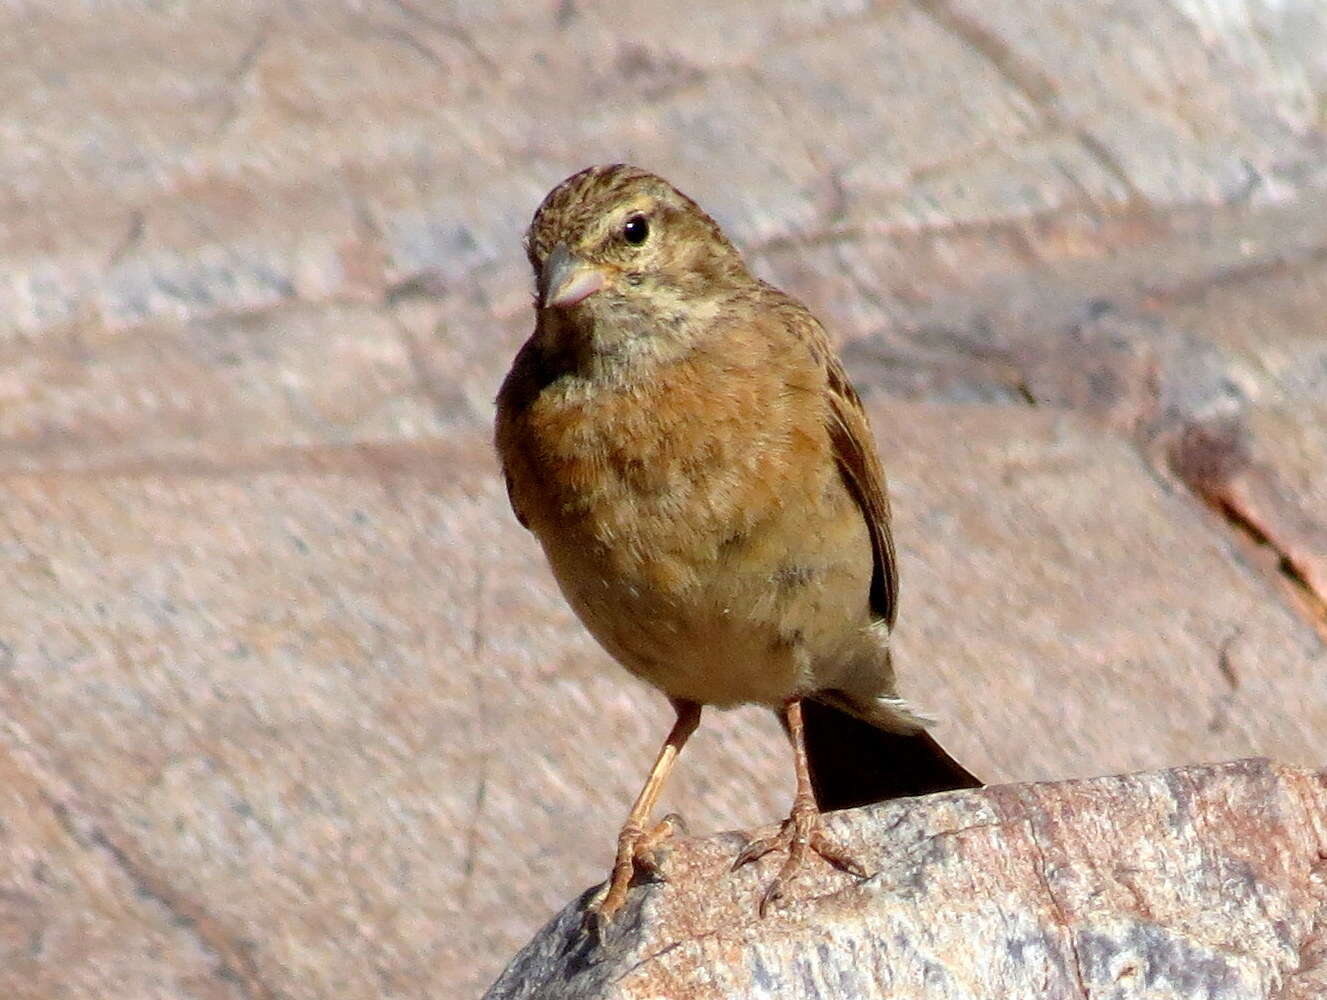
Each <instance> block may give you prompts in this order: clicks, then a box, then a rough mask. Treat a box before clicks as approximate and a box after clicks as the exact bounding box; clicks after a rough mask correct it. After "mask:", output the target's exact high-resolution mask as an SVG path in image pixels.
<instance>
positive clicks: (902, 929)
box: [486, 761, 1327, 1000]
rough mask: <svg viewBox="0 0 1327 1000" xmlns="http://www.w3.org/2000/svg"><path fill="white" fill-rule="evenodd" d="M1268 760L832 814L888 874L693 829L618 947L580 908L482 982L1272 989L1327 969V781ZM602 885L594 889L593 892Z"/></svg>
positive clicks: (946, 989) (624, 992) (819, 992)
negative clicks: (753, 850)
mask: <svg viewBox="0 0 1327 1000" xmlns="http://www.w3.org/2000/svg"><path fill="white" fill-rule="evenodd" d="M1324 787H1325V785H1324V780H1323V775H1322V774H1320V773H1316V774H1315V773H1313V772H1310V771H1303V770H1297V769H1294V768H1283V767H1277V766H1275V765H1272V764H1269V763H1267V762H1266V761H1242V762H1238V763H1234V764H1222V765H1213V766H1209V767H1191V768H1183V769H1177V770H1173V771H1163V772H1156V773H1152V774H1138V775H1130V776H1126V777H1118V778H1099V779H1095V780H1092V781H1083V782H1063V783H1058V784H1048V785H1011V786H1005V787H1000V788H992V789H988V790H984V791H974V792H956V793H950V794H947V795H941V796H932V797H929V798H924V799H912V800H905V801H902V802H898V803H890V804H887V805H881V806H874V807H869V808H867V809H863V810H856V811H853V812H847V813H838V814H835V815H834V817H833V818H832V820H831V821H830V823H831V826H832V828H833V831H834V834H835V836H837V837H838V838H840V839H841V840H842V841H844V842H846V843H848V844H850V845H851V846H852V848H853V849H854V850H856V851H858V852H859V856H860V857H862V858H863V860H864V864H865V865H866V867H867V868H868V870H870V871H871V872H873V873H874V874H873V875H872V876H871V877H870V878H869V879H867V880H865V881H863V882H860V883H859V882H856V881H855V880H854V879H853V878H852V877H851V876H849V875H845V874H843V873H841V872H837V871H833V870H832V869H829V867H828V866H827V865H823V863H822V864H821V865H820V866H816V867H815V868H814V869H813V870H812V871H810V872H808V873H806V874H804V875H802V876H801V877H800V878H799V879H798V880H797V881H795V882H794V883H793V884H792V886H791V887H790V890H789V893H788V897H787V899H786V900H785V901H782V902H781V903H780V904H778V906H777V910H776V912H774V913H773V914H770V915H767V916H766V917H765V918H764V919H760V918H758V917H757V916H756V908H757V903H758V901H759V898H760V893H761V890H762V885H763V882H764V880H765V879H768V878H769V877H770V876H771V874H772V873H773V870H774V869H773V864H774V861H770V862H762V863H761V864H759V865H751V866H747V867H746V868H743V869H740V870H739V871H737V872H736V873H729V872H728V871H727V866H728V865H729V864H730V863H731V862H730V858H731V857H732V854H733V853H734V851H736V849H737V847H738V846H740V842H739V841H736V840H735V838H733V837H728V836H725V837H715V838H711V839H709V840H699V841H686V842H683V843H680V844H678V845H677V846H676V847H675V848H674V849H673V851H672V854H671V856H670V858H669V861H668V864H667V868H666V871H667V873H668V881H666V882H664V883H662V884H658V885H652V886H642V887H639V888H637V889H636V890H635V891H634V892H633V898H631V899H630V900H629V902H628V909H627V910H626V911H624V915H623V916H622V917H621V918H620V919H619V921H618V922H617V923H616V924H615V925H614V926H613V928H612V929H611V931H610V933H609V935H608V936H607V937H606V938H605V939H604V940H603V941H602V943H599V942H594V941H591V940H590V939H588V938H586V937H585V936H584V935H583V934H581V933H580V931H579V926H578V925H579V921H580V918H581V916H582V914H583V912H584V904H585V901H586V899H587V896H582V897H581V898H580V899H578V900H577V901H576V902H574V903H572V904H570V905H568V906H567V907H566V908H565V909H564V910H563V911H562V913H561V914H559V916H558V917H556V918H555V919H554V920H553V921H552V922H551V923H550V924H548V925H547V926H546V927H545V928H544V929H543V930H542V931H541V932H540V933H539V934H538V935H537V936H536V937H535V939H534V940H533V941H532V942H531V943H530V944H529V945H527V946H526V948H525V949H524V950H522V952H521V953H520V954H519V955H517V956H516V958H515V959H514V960H513V962H512V964H511V965H510V966H509V967H508V969H507V971H506V972H505V973H504V974H503V975H502V976H501V977H500V978H499V980H498V982H497V983H496V984H495V985H494V986H493V987H492V989H491V990H490V991H489V992H488V994H486V996H487V997H488V998H490V1000H518V998H525V997H540V998H542V1000H560V998H572V997H575V998H578V1000H591V998H600V997H602V998H608V997H612V998H619V1000H626V998H629V997H657V996H670V997H688V998H694V1000H719V998H723V997H779V998H799V1000H811V998H822V997H823V998H826V1000H829V998H837V997H845V996H854V997H857V996H886V995H887V996H891V997H899V998H912V997H917V998H920V997H927V998H935V997H973V996H1001V997H1019V998H1022V997H1027V998H1032V997H1037V998H1042V1000H1057V998H1065V1000H1069V998H1081V1000H1086V998H1087V997H1090V996H1111V997H1117V998H1119V1000H1128V998H1133V997H1137V998H1143V997H1146V998H1149V1000H1160V998H1167V1000H1181V998H1185V1000H1188V998H1191V1000H1198V998H1204V1000H1226V998H1229V1000H1236V998H1238V1000H1251V998H1254V997H1264V998H1267V1000H1272V998H1274V997H1278V998H1279V997H1284V996H1312V995H1314V992H1313V991H1314V990H1320V989H1321V988H1322V986H1323V984H1324V980H1323V978H1322V975H1321V972H1322V970H1321V968H1320V967H1319V966H1318V962H1319V960H1320V958H1321V950H1322V948H1323V946H1324V930H1323V929H1324V926H1325V924H1324V920H1325V918H1327V889H1325V887H1324V876H1325V875H1327V872H1325V870H1324V869H1325V867H1327V865H1325V863H1324V860H1323V859H1324V857H1327V797H1325V796H1324ZM587 895H588V894H587Z"/></svg>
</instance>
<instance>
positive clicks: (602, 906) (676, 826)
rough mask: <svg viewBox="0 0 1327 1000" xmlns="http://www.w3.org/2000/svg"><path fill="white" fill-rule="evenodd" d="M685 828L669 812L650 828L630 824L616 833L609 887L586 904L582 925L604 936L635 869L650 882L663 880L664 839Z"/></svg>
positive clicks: (596, 934)
mask: <svg viewBox="0 0 1327 1000" xmlns="http://www.w3.org/2000/svg"><path fill="white" fill-rule="evenodd" d="M685 829H686V825H685V824H684V823H683V822H682V817H681V816H679V815H678V814H677V813H669V814H668V815H667V816H665V817H664V818H663V819H661V820H660V821H659V822H658V823H657V824H655V826H654V827H653V828H652V829H649V830H642V829H641V828H640V827H639V826H636V825H635V824H632V823H628V824H627V825H626V826H624V827H623V828H622V832H621V833H619V834H618V835H617V857H616V858H615V859H614V861H613V874H612V876H611V877H610V878H609V880H608V888H607V890H606V891H605V892H604V893H603V894H602V895H601V896H599V897H598V898H597V899H596V900H594V901H593V902H591V903H590V905H589V906H588V907H586V910H585V919H584V923H583V927H584V928H585V929H586V930H588V931H590V932H591V933H592V934H594V936H595V937H597V938H598V939H600V940H602V939H603V935H604V931H605V930H607V928H608V925H609V924H610V923H612V922H613V918H614V917H615V916H616V915H617V912H618V910H620V909H622V905H623V904H624V903H625V902H626V901H627V890H628V889H629V888H631V882H632V879H633V878H635V875H636V872H638V871H639V872H641V873H642V874H644V875H645V876H646V878H647V879H648V880H649V881H651V882H663V881H665V879H664V875H663V869H662V864H663V857H662V854H663V848H664V842H665V841H667V840H668V838H670V837H671V836H672V835H673V834H674V833H677V832H678V831H685Z"/></svg>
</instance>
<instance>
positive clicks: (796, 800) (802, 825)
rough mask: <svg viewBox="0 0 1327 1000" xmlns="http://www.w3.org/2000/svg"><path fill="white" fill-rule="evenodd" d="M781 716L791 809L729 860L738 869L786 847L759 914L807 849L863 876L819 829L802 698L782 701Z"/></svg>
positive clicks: (775, 896)
mask: <svg viewBox="0 0 1327 1000" xmlns="http://www.w3.org/2000/svg"><path fill="white" fill-rule="evenodd" d="M783 718H784V721H785V723H786V724H787V727H788V740H789V742H791V743H792V747H793V766H794V767H795V768H796V770H797V791H796V793H795V794H794V795H793V807H792V812H791V813H790V814H789V815H788V818H787V819H786V820H784V821H783V827H782V828H781V829H780V830H779V832H778V833H776V834H775V835H774V836H772V837H762V838H761V839H759V840H753V841H751V842H750V843H749V844H747V845H746V847H744V848H742V851H741V853H739V854H738V855H737V860H736V861H734V862H733V867H734V868H738V867H740V866H742V865H744V864H746V863H747V862H748V861H754V860H756V858H760V857H764V856H765V855H766V854H769V853H770V852H771V851H777V850H780V849H787V851H788V860H787V861H785V862H784V863H783V867H782V868H780V869H779V873H778V874H777V875H775V876H774V879H773V881H771V882H770V884H769V888H767V889H766V890H765V895H764V896H762V897H761V900H760V915H761V916H762V917H763V916H764V915H765V911H766V909H768V908H769V905H770V904H771V903H773V902H774V901H775V900H776V899H778V898H779V897H780V896H782V895H783V890H784V889H785V888H786V886H787V885H788V883H789V882H791V881H792V880H793V877H794V876H796V874H797V872H798V871H800V870H801V868H802V865H803V864H805V862H806V855H807V851H814V852H815V853H816V854H819V855H820V856H821V857H822V858H824V859H825V860H826V861H828V862H829V863H830V864H832V865H834V866H835V867H837V868H842V869H843V870H844V871H846V872H851V873H852V874H853V875H856V876H857V877H858V878H866V870H865V869H864V868H863V867H862V866H861V864H859V863H858V862H857V860H856V859H855V858H853V857H852V856H851V855H850V854H848V853H847V851H845V850H844V849H843V848H842V847H839V846H838V845H837V844H835V843H834V842H833V841H832V840H830V839H829V837H828V836H826V835H825V832H824V831H823V830H822V829H821V828H820V810H819V808H817V806H816V800H815V795H814V794H813V793H812V791H811V769H810V767H809V766H808V765H807V762H806V735H805V733H804V732H803V730H802V700H801V699H800V698H793V699H790V700H789V701H787V702H785V703H784V706H783Z"/></svg>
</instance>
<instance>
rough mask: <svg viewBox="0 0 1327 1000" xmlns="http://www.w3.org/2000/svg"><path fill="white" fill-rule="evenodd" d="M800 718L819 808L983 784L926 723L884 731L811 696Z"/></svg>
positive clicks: (823, 808)
mask: <svg viewBox="0 0 1327 1000" xmlns="http://www.w3.org/2000/svg"><path fill="white" fill-rule="evenodd" d="M802 724H803V727H804V730H805V734H806V756H807V761H808V763H809V764H810V768H811V786H812V788H813V790H814V791H815V796H816V805H818V806H819V807H820V808H821V810H825V811H828V810H832V809H851V808H854V807H855V806H863V805H868V804H870V803H872V802H883V801H885V800H886V799H897V798H903V797H904V796H908V795H927V794H929V793H930V792H945V791H949V790H951V789H955V788H980V787H981V785H982V782H981V780H980V779H978V778H977V777H975V776H974V775H973V774H972V773H971V772H969V771H968V770H967V768H965V767H963V765H962V764H960V763H959V762H958V761H956V760H954V758H953V757H951V756H949V754H948V753H946V752H945V750H944V748H943V747H941V746H940V744H939V743H937V742H936V741H935V739H934V738H933V737H932V736H931V734H930V733H928V732H926V730H924V729H919V730H917V731H915V732H910V733H893V732H887V731H885V730H883V729H877V728H876V727H875V726H873V725H871V724H870V723H869V722H863V721H862V720H861V719H858V718H855V717H854V716H851V715H849V714H848V713H847V712H845V711H843V710H842V709H839V708H835V707H834V706H833V705H826V704H824V703H822V702H818V701H812V700H811V699H810V698H807V699H805V700H804V701H803V702H802Z"/></svg>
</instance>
